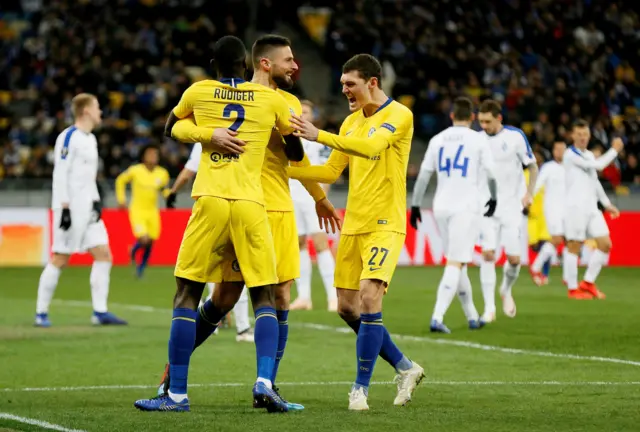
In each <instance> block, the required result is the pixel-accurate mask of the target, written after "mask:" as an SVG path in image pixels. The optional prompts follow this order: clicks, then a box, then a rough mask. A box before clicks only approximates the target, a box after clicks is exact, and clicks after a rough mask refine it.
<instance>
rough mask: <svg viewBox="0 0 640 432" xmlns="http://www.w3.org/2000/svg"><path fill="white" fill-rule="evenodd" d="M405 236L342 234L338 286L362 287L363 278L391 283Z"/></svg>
mask: <svg viewBox="0 0 640 432" xmlns="http://www.w3.org/2000/svg"><path fill="white" fill-rule="evenodd" d="M404 238H405V235H404V234H401V233H397V232H393V231H378V232H372V233H367V234H357V235H348V234H342V235H341V236H340V242H339V243H338V254H337V256H336V273H335V281H334V282H335V283H334V285H335V286H336V288H345V289H353V290H358V289H360V281H361V280H363V279H378V280H381V281H383V282H385V283H386V284H387V285H389V283H390V282H391V278H392V277H393V272H394V271H395V269H396V264H397V263H398V258H399V257H400V253H401V252H402V247H403V246H404Z"/></svg>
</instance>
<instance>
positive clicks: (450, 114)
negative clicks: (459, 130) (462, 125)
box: [449, 111, 453, 122]
mask: <svg viewBox="0 0 640 432" xmlns="http://www.w3.org/2000/svg"><path fill="white" fill-rule="evenodd" d="M449 118H450V119H451V121H452V122H453V111H451V112H450V113H449Z"/></svg>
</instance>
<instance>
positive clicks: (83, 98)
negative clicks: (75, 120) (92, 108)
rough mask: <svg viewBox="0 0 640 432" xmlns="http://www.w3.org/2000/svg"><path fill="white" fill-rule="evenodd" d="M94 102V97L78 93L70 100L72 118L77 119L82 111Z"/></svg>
mask: <svg viewBox="0 0 640 432" xmlns="http://www.w3.org/2000/svg"><path fill="white" fill-rule="evenodd" d="M94 100H96V101H97V100H98V98H96V97H95V96H94V95H92V94H90V93H80V94H77V95H75V96H74V97H73V99H71V112H72V113H73V116H74V117H78V116H79V115H80V114H82V110H84V109H85V108H86V107H88V106H89V105H90V104H91V103H92V102H93V101H94Z"/></svg>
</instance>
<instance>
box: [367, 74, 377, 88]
mask: <svg viewBox="0 0 640 432" xmlns="http://www.w3.org/2000/svg"><path fill="white" fill-rule="evenodd" d="M367 87H369V88H370V89H374V88H376V87H378V78H376V77H372V78H369V82H368V83H367Z"/></svg>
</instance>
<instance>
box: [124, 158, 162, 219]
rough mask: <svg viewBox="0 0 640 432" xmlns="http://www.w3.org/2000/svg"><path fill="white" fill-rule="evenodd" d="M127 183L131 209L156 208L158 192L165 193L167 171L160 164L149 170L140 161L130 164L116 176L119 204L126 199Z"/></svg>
mask: <svg viewBox="0 0 640 432" xmlns="http://www.w3.org/2000/svg"><path fill="white" fill-rule="evenodd" d="M129 183H131V202H130V203H129V208H131V209H132V210H157V209H158V193H159V192H163V194H164V195H166V191H165V188H166V186H167V184H168V183H169V172H168V171H167V170H166V169H164V168H162V167H160V166H156V167H155V168H154V169H153V170H149V169H148V168H147V167H146V166H145V165H144V164H141V163H140V164H136V165H132V166H130V167H129V168H128V169H127V170H126V171H125V172H123V173H122V174H120V175H119V176H118V178H116V198H117V200H118V203H120V204H124V203H125V202H126V201H127V197H126V194H125V188H126V185H127V184H129Z"/></svg>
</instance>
